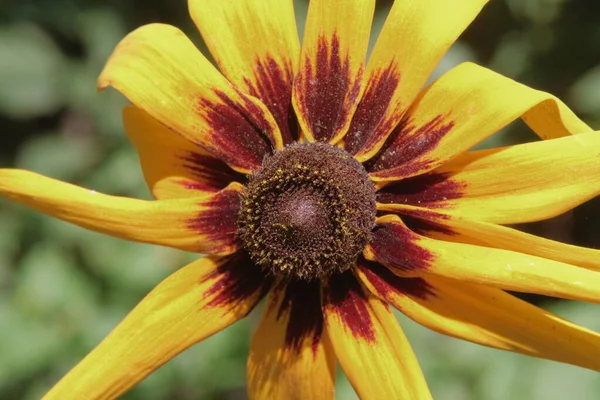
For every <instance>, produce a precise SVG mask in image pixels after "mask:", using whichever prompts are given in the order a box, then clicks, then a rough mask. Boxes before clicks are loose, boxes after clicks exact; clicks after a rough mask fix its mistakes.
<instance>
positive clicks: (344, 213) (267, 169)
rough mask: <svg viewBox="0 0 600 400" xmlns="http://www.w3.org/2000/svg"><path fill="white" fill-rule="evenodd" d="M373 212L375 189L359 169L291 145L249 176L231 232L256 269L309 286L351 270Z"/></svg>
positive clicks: (332, 154) (318, 150)
mask: <svg viewBox="0 0 600 400" xmlns="http://www.w3.org/2000/svg"><path fill="white" fill-rule="evenodd" d="M375 211H376V210H375V187H374V186H373V183H372V182H371V180H370V179H369V176H368V175H367V172H366V171H365V169H364V168H363V166H362V164H361V163H359V162H358V161H356V160H355V159H354V158H352V156H351V155H350V154H348V153H347V152H345V151H344V150H342V149H340V148H337V147H334V146H331V145H329V144H324V143H295V144H292V145H290V146H287V147H286V148H285V149H283V150H281V151H279V152H277V153H275V154H273V155H272V156H269V157H267V158H265V159H264V160H263V163H262V165H261V167H260V168H259V169H258V170H257V171H256V172H255V173H254V174H253V175H252V176H251V177H250V179H249V182H248V187H247V194H246V197H245V198H244V200H243V202H242V207H241V210H240V214H239V216H238V227H239V233H240V237H241V238H242V241H243V242H244V247H245V248H246V251H247V252H248V254H249V255H250V258H251V259H252V260H253V261H254V262H255V263H256V264H258V265H260V266H261V267H262V268H263V270H265V271H266V272H268V273H271V274H274V275H277V276H286V277H287V276H289V277H296V278H299V279H305V280H311V279H316V278H324V277H326V276H329V275H331V274H332V273H335V272H342V271H345V270H347V269H348V268H350V267H352V266H353V265H354V263H355V261H356V257H357V256H358V255H359V254H360V253H361V252H362V250H363V249H364V247H365V246H366V245H367V243H368V241H369V239H370V236H371V229H372V228H373V226H374V225H375Z"/></svg>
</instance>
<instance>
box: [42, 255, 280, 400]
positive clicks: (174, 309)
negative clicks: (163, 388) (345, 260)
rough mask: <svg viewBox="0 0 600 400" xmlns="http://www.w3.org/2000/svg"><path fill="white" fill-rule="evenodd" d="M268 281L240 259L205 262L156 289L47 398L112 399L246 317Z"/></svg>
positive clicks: (264, 289) (242, 256) (201, 261)
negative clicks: (188, 349) (201, 342)
mask: <svg viewBox="0 0 600 400" xmlns="http://www.w3.org/2000/svg"><path fill="white" fill-rule="evenodd" d="M269 284H270V280H268V279H265V278H264V276H263V274H262V272H261V271H260V269H258V268H257V267H256V266H254V265H253V264H252V262H251V261H250V260H249V259H247V258H246V257H245V256H244V255H242V254H236V255H233V256H230V257H227V258H221V259H219V258H211V257H206V258H202V259H200V260H198V261H196V262H194V263H192V264H189V265H188V266H186V267H183V268H181V269H180V270H178V271H177V272H175V273H174V274H173V275H171V276H170V277H168V278H167V279H165V280H164V281H163V282H162V283H160V284H159V285H158V286H157V287H156V288H155V289H154V290H152V291H151V292H150V293H149V294H148V295H147V296H146V297H145V298H144V299H143V300H142V301H141V302H140V303H139V304H138V305H137V306H136V308H134V309H133V311H131V313H129V315H127V317H125V319H124V320H123V321H122V322H121V323H120V324H119V325H118V326H117V327H116V328H115V329H114V330H113V331H112V332H111V333H110V334H109V335H108V336H107V337H106V338H105V339H104V340H103V341H102V342H101V343H100V344H99V345H98V346H97V347H96V348H95V349H94V350H92V352H91V353H90V354H88V355H87V357H85V358H84V359H83V360H82V361H81V362H80V363H79V364H78V365H77V366H75V367H74V368H73V369H72V370H71V371H70V372H69V373H68V374H67V375H66V376H65V377H64V378H63V379H62V380H61V381H59V382H58V383H57V384H56V386H54V388H52V389H51V390H50V392H49V393H48V394H47V395H46V397H44V399H46V400H54V399H56V400H69V399H73V400H76V399H77V400H79V399H114V398H116V397H118V396H119V395H121V394H122V393H124V392H125V391H127V390H128V389H130V388H131V387H133V386H135V385H136V384H137V383H138V382H140V381H141V380H143V379H144V378H145V377H146V376H148V375H150V374H151V373H152V372H153V371H154V370H156V369H157V368H159V367H160V366H161V365H163V364H164V363H166V362H167V361H169V360H170V359H172V358H173V357H175V356H176V355H177V354H179V353H180V352H182V351H183V350H185V349H187V348H188V347H190V346H191V345H193V344H195V343H197V342H199V341H201V340H203V339H205V338H207V337H209V336H211V335H213V334H214V333H216V332H218V331H220V330H221V329H223V328H225V327H227V326H229V325H231V324H232V323H234V322H236V321H238V320H239V319H241V318H243V317H245V316H246V315H247V314H248V313H249V312H250V311H251V310H252V309H253V308H254V306H255V305H256V303H257V302H258V301H259V300H260V299H261V298H262V297H263V296H264V294H265V293H266V291H267V290H268V287H269Z"/></svg>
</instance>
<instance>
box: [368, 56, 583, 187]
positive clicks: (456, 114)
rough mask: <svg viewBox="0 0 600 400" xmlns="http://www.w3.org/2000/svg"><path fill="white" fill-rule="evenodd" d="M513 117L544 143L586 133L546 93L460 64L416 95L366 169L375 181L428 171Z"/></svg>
mask: <svg viewBox="0 0 600 400" xmlns="http://www.w3.org/2000/svg"><path fill="white" fill-rule="evenodd" d="M519 117H521V118H523V119H524V120H525V122H527V123H528V124H529V126H530V127H531V128H532V129H533V130H534V131H535V132H536V133H537V134H538V135H540V136H541V137H542V138H544V139H552V138H557V137H561V136H568V135H571V134H574V133H582V132H590V131H591V128H590V127H588V126H587V125H586V124H584V123H583V122H582V121H581V120H580V119H579V118H577V116H575V114H573V112H572V111H571V110H569V109H568V108H567V106H565V105H564V104H563V103H562V102H561V101H560V100H558V99H557V98H556V97H554V96H552V95H551V94H548V93H544V92H540V91H538V90H534V89H531V88H529V87H527V86H525V85H522V84H520V83H517V82H515V81H513V80H512V79H509V78H506V77H504V76H502V75H499V74H497V73H495V72H492V71H490V70H488V69H486V68H483V67H480V66H478V65H475V64H472V63H465V64H461V65H459V66H458V67H455V68H454V69H452V70H451V71H449V72H448V73H446V74H445V75H443V76H442V77H441V78H439V79H438V80H436V81H435V82H433V83H432V84H430V85H429V86H428V87H427V88H425V89H424V90H423V91H422V92H421V93H420V94H419V96H418V98H417V99H416V100H415V102H414V103H413V104H412V105H411V107H410V109H409V110H408V111H407V112H406V114H405V115H404V117H403V120H402V121H401V122H400V124H399V125H398V127H396V129H395V130H394V132H393V133H392V134H391V135H390V136H389V138H388V139H387V141H386V143H385V144H384V145H383V147H382V148H381V150H380V151H379V152H378V153H377V155H376V156H375V157H373V158H372V159H371V160H369V162H368V164H367V166H368V170H369V172H370V173H371V177H372V179H373V180H375V181H390V180H392V181H393V180H398V179H401V178H408V177H411V176H415V175H419V174H422V173H425V172H428V171H431V170H433V169H435V168H437V167H439V166H440V165H442V164H444V163H445V162H446V161H448V160H449V159H451V158H453V157H455V156H456V155H458V154H460V153H462V152H464V151H466V150H468V149H469V148H471V147H472V146H473V145H475V144H477V143H479V142H480V141H481V140H483V139H485V138H487V137H488V136H490V135H492V134H493V133H495V132H497V131H498V130H500V129H501V128H503V127H504V126H506V125H507V124H509V123H510V122H512V121H514V120H515V119H517V118H519Z"/></svg>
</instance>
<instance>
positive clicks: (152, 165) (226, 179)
mask: <svg viewBox="0 0 600 400" xmlns="http://www.w3.org/2000/svg"><path fill="white" fill-rule="evenodd" d="M123 124H124V126H125V132H127V136H128V137H129V140H131V142H132V143H133V145H134V146H135V147H136V149H137V151H138V153H139V157H140V164H141V165H142V170H143V172H144V177H145V178H146V182H147V183H148V187H149V188H150V190H151V191H152V194H153V195H154V197H156V198H157V199H161V200H162V199H178V198H183V197H198V196H203V195H206V194H207V193H211V192H218V191H219V190H221V189H224V188H225V187H226V186H227V185H228V184H229V183H231V182H232V181H242V180H243V179H245V177H244V175H242V174H240V173H238V172H235V171H234V170H232V169H231V168H229V166H227V164H225V163H224V162H223V161H221V160H219V159H218V158H216V157H214V156H213V155H211V154H210V153H209V152H207V151H206V150H204V149H203V148H202V147H200V146H198V145H195V144H193V143H192V142H190V141H188V140H186V139H185V138H183V137H181V136H179V135H178V134H177V133H175V132H173V131H172V130H170V129H169V128H167V127H166V126H165V125H163V124H161V123H160V122H158V121H157V120H155V119H154V118H152V117H151V116H150V115H149V114H148V113H146V112H145V111H143V110H141V109H139V108H137V107H135V106H127V107H125V108H124V109H123Z"/></svg>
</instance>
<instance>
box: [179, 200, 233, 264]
mask: <svg viewBox="0 0 600 400" xmlns="http://www.w3.org/2000/svg"><path fill="white" fill-rule="evenodd" d="M198 205H199V206H200V207H202V208H203V209H202V210H201V211H199V212H198V214H197V215H196V217H194V218H191V219H190V220H189V221H188V227H189V228H190V229H193V230H194V231H196V232H198V234H200V235H203V236H206V237H205V238H203V240H210V241H214V242H216V243H223V246H227V247H228V246H231V245H238V246H239V247H241V246H242V244H241V242H240V239H239V237H238V233H237V230H238V228H237V216H238V213H239V210H240V205H241V195H240V193H238V192H237V191H235V190H231V189H226V190H222V191H221V192H219V193H215V194H214V195H213V196H212V198H211V199H210V201H201V202H200V203H198ZM219 250H221V249H219V248H215V250H214V251H215V252H217V251H219Z"/></svg>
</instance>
